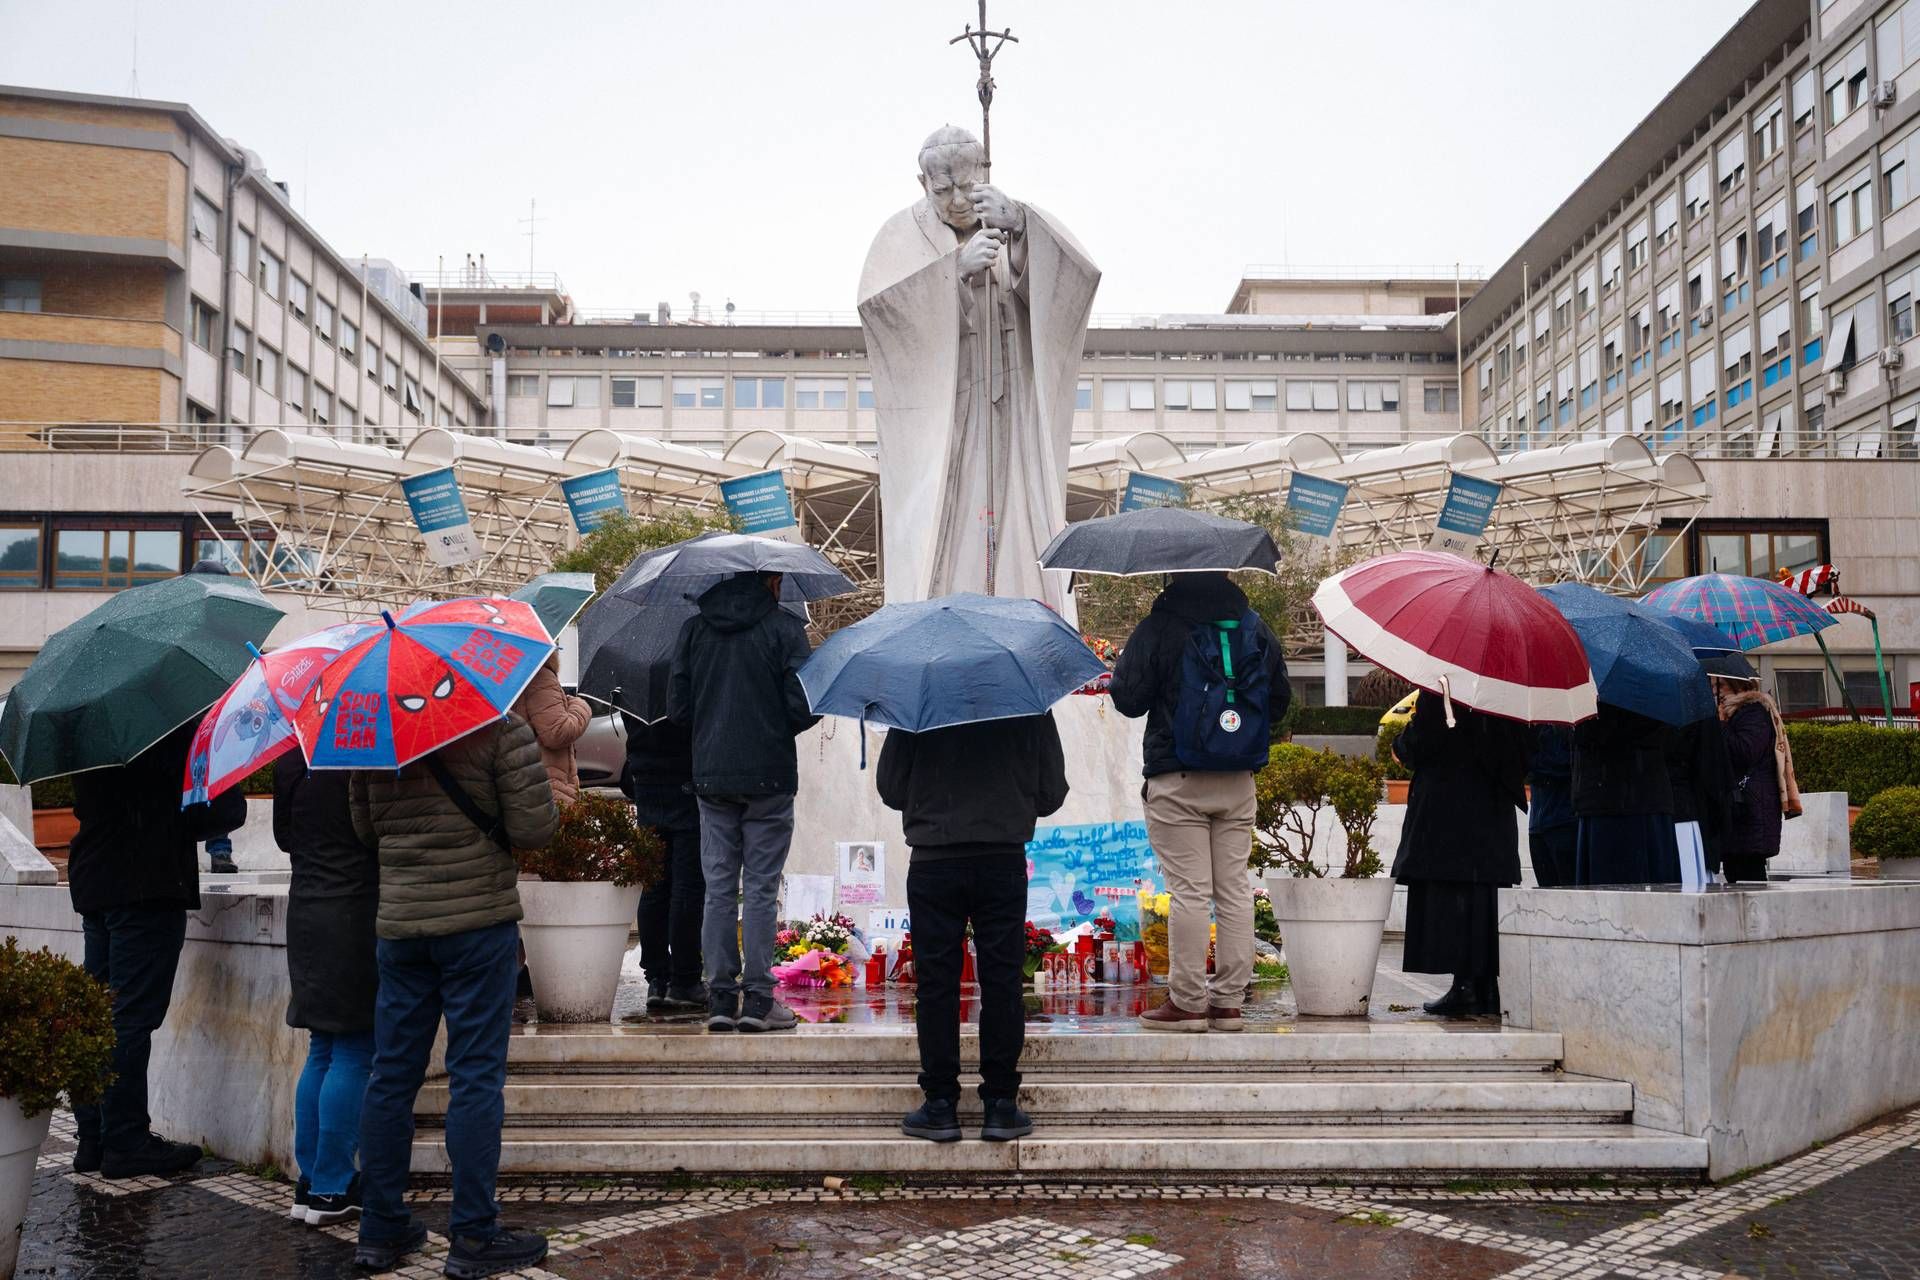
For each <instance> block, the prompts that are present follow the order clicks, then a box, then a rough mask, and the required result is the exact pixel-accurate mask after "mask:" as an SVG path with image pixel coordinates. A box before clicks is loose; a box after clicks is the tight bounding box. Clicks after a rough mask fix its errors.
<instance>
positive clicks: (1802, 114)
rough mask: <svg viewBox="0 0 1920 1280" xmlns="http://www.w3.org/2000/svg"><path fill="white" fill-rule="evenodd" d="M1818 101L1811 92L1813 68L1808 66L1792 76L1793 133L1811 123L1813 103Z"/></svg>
mask: <svg viewBox="0 0 1920 1280" xmlns="http://www.w3.org/2000/svg"><path fill="white" fill-rule="evenodd" d="M1817 101H1819V99H1817V98H1816V97H1815V96H1814V92H1813V68H1812V67H1808V68H1807V69H1806V70H1805V71H1802V72H1801V73H1800V74H1799V75H1797V76H1795V77H1794V78H1793V129H1794V132H1795V133H1798V132H1799V131H1800V130H1802V129H1804V128H1806V127H1807V126H1808V125H1810V124H1812V123H1813V108H1814V104H1815V103H1816V102H1817Z"/></svg>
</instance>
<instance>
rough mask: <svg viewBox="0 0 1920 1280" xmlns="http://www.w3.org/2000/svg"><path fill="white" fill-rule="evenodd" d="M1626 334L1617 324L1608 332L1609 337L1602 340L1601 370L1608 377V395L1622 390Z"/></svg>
mask: <svg viewBox="0 0 1920 1280" xmlns="http://www.w3.org/2000/svg"><path fill="white" fill-rule="evenodd" d="M1625 334H1626V331H1625V329H1623V328H1622V327H1621V326H1620V325H1617V324H1616V325H1615V326H1613V328H1611V329H1609V330H1607V336H1606V337H1605V338H1604V339H1602V340H1601V346H1600V368H1601V370H1602V371H1603V372H1605V374H1606V375H1607V394H1608V395H1612V394H1613V393H1614V392H1615V391H1618V390H1619V389H1620V378H1621V376H1622V371H1623V370H1624V369H1625V368H1626V364H1627V353H1626V350H1625V348H1624V343H1625V341H1626V337H1625Z"/></svg>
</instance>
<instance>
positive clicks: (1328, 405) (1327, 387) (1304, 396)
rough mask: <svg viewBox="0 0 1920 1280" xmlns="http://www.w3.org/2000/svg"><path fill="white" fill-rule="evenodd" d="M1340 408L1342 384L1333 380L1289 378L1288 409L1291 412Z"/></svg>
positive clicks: (1317, 411) (1329, 411)
mask: <svg viewBox="0 0 1920 1280" xmlns="http://www.w3.org/2000/svg"><path fill="white" fill-rule="evenodd" d="M1339 408H1340V384H1339V383H1337V382H1334V381H1332V380H1320V379H1306V378H1288V379H1287V409H1288V411H1289V412H1291V413H1334V412H1337V411H1338V410H1339Z"/></svg>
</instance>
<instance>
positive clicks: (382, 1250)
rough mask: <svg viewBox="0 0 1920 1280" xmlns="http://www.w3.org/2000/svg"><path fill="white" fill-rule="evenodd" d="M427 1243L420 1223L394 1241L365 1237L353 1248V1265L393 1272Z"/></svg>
mask: <svg viewBox="0 0 1920 1280" xmlns="http://www.w3.org/2000/svg"><path fill="white" fill-rule="evenodd" d="M365 1229H366V1228H365V1227H364V1226H362V1227H361V1230H363V1231H364V1230H365ZM426 1242H427V1229H426V1227H425V1226H424V1225H423V1224H421V1223H419V1222H410V1223H408V1224H407V1230H406V1233H405V1234H404V1235H400V1236H396V1237H395V1238H394V1239H392V1240H368V1239H366V1238H365V1237H364V1236H363V1237H361V1239H360V1241H359V1243H357V1244H355V1245H354V1246H353V1265H354V1266H356V1267H359V1268H360V1269H361V1270H363V1271H392V1270H393V1269H394V1268H395V1267H397V1266H399V1265H400V1259H402V1258H404V1257H406V1256H407V1255H408V1254H410V1253H412V1252H413V1251H414V1250H415V1249H418V1248H419V1247H420V1246H421V1245H423V1244H425V1243H426ZM449 1274H451V1273H449Z"/></svg>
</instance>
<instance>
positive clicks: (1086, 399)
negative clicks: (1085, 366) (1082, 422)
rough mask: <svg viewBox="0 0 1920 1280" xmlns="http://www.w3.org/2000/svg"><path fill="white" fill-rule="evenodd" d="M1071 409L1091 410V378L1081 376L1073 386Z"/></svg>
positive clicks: (1085, 411)
mask: <svg viewBox="0 0 1920 1280" xmlns="http://www.w3.org/2000/svg"><path fill="white" fill-rule="evenodd" d="M1073 409H1074V412H1075V413H1091V412H1092V411H1093V379H1092V378H1082V379H1080V381H1079V382H1078V383H1077V384H1075V386H1074V388H1073Z"/></svg>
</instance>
